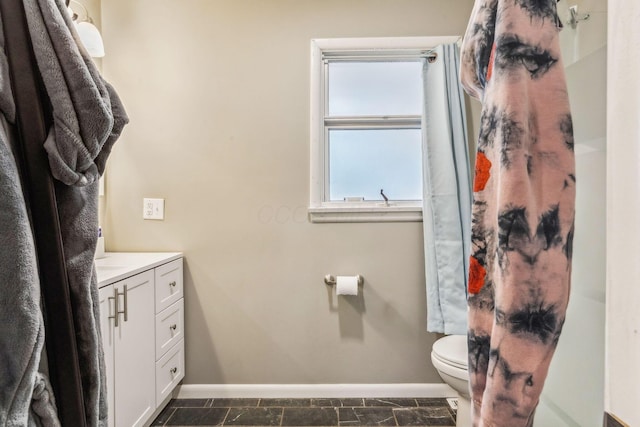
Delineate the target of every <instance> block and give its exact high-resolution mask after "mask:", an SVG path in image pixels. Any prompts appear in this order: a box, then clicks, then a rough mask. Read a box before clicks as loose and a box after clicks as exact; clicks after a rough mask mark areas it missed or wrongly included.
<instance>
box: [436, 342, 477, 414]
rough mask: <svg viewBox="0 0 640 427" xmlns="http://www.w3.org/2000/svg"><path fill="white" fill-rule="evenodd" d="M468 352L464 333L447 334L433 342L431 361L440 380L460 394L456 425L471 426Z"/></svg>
mask: <svg viewBox="0 0 640 427" xmlns="http://www.w3.org/2000/svg"><path fill="white" fill-rule="evenodd" d="M468 361H469V353H468V350H467V337H466V335H447V336H446V337H442V338H440V339H439V340H437V341H436V342H435V343H433V347H432V348H431V362H432V363H433V366H434V367H435V368H436V369H437V370H438V373H439V374H440V377H441V378H442V380H443V381H444V382H445V383H447V384H449V385H450V386H451V388H453V389H454V390H455V391H457V392H458V394H459V395H460V397H459V399H458V412H457V415H456V426H457V427H470V426H471V397H470V395H469V372H468V366H469V364H468V363H469V362H468Z"/></svg>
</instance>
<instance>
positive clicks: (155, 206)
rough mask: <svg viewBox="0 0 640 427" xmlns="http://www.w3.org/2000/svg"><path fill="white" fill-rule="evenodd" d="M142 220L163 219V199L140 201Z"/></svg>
mask: <svg viewBox="0 0 640 427" xmlns="http://www.w3.org/2000/svg"><path fill="white" fill-rule="evenodd" d="M142 218H143V219H164V199H147V198H144V199H142Z"/></svg>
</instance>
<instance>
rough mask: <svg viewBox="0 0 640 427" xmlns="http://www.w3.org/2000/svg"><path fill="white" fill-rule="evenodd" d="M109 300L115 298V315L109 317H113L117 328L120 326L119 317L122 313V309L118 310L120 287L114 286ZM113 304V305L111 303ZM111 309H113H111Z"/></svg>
mask: <svg viewBox="0 0 640 427" xmlns="http://www.w3.org/2000/svg"><path fill="white" fill-rule="evenodd" d="M107 299H109V300H113V308H114V310H113V311H114V315H113V316H111V315H110V316H109V319H113V326H115V327H116V328H117V327H118V317H120V316H119V314H120V311H118V288H115V287H114V288H113V296H112V297H109V298H107ZM109 306H111V305H109ZM109 311H111V310H109Z"/></svg>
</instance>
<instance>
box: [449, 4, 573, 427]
mask: <svg viewBox="0 0 640 427" xmlns="http://www.w3.org/2000/svg"><path fill="white" fill-rule="evenodd" d="M560 26H561V25H560V23H559V21H558V17H557V14H556V0H476V3H475V6H474V9H473V12H472V16H471V20H470V22H469V26H468V28H467V32H466V35H465V38H464V42H463V46H462V60H461V70H460V73H461V79H462V83H463V85H464V87H465V89H466V91H467V92H468V93H469V94H471V95H472V96H475V97H477V98H478V99H480V100H481V101H482V116H481V123H480V134H479V139H478V147H477V158H476V168H475V169H476V171H475V179H474V202H473V223H472V244H471V260H470V268H469V272H470V273H469V276H470V277H469V284H468V290H469V298H468V304H469V333H468V340H469V375H470V387H471V397H472V419H473V425H474V426H485V427H488V426H491V427H498V426H503V427H519V426H530V425H532V423H533V414H534V411H535V408H536V405H537V404H538V400H539V397H540V393H541V391H542V387H543V384H544V380H545V378H546V375H547V371H548V368H549V363H550V362H551V358H552V355H553V352H554V350H555V347H556V344H557V343H558V339H559V336H560V332H561V330H562V325H563V323H564V320H565V312H566V307H567V303H568V299H569V288H570V277H571V252H572V240H573V223H574V205H575V190H576V177H575V165H574V153H573V128H572V122H571V113H570V109H569V101H568V95H567V87H566V81H565V76H564V69H563V65H562V60H561V57H560V44H559V35H558V32H559V30H560Z"/></svg>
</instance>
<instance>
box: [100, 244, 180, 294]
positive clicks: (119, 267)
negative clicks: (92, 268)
mask: <svg viewBox="0 0 640 427" xmlns="http://www.w3.org/2000/svg"><path fill="white" fill-rule="evenodd" d="M179 258H182V253H181V252H106V253H105V254H104V258H99V259H96V260H95V264H96V274H97V276H98V287H99V288H102V287H103V286H107V285H110V284H112V283H115V282H117V281H119V280H123V279H126V278H127V277H131V276H133V275H135V274H138V273H142V272H143V271H146V270H150V269H152V268H155V267H157V266H159V265H162V264H166V263H168V262H170V261H173V260H176V259H179Z"/></svg>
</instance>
